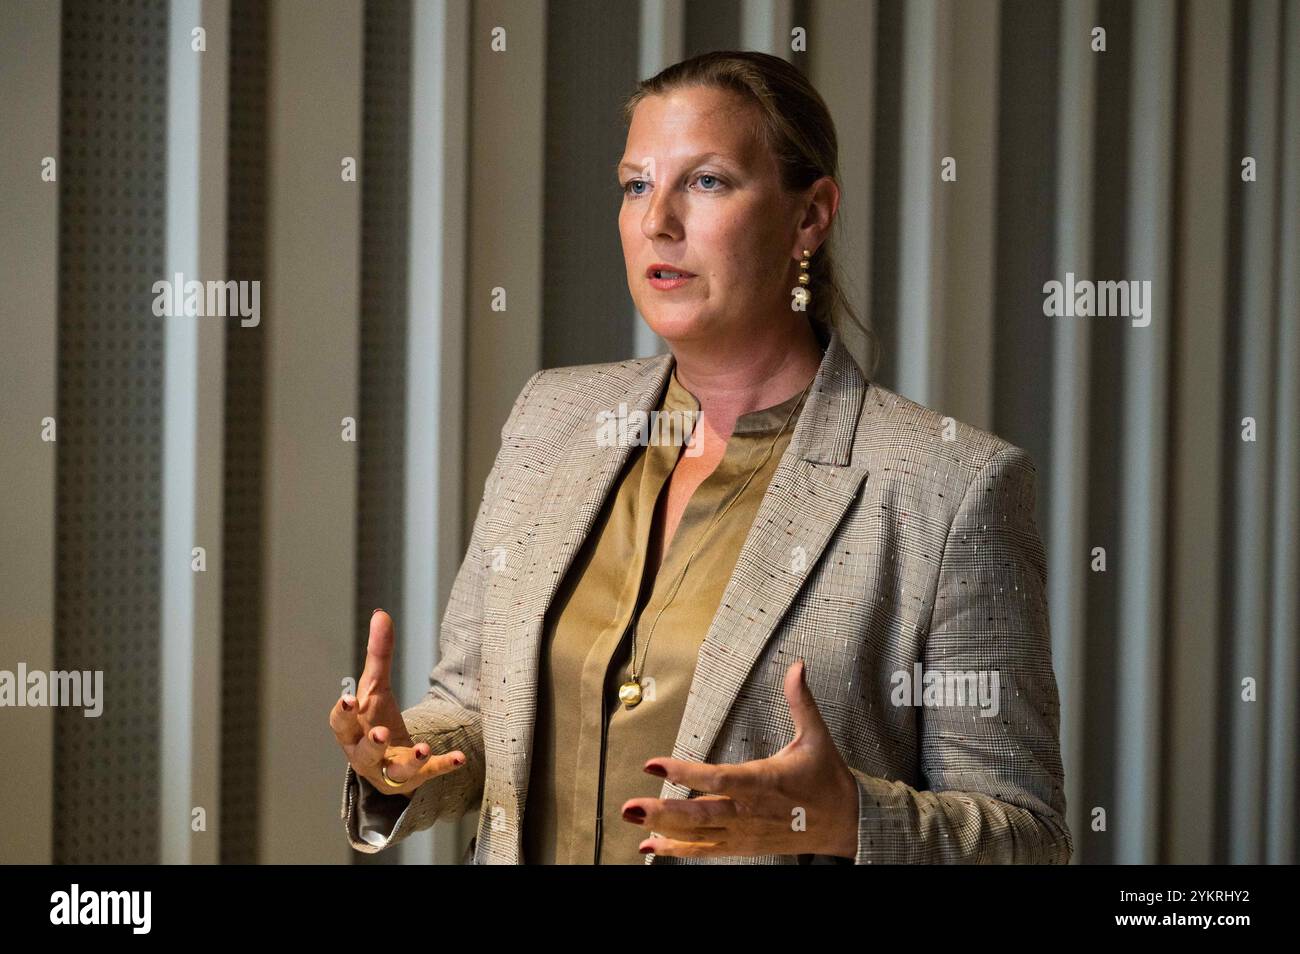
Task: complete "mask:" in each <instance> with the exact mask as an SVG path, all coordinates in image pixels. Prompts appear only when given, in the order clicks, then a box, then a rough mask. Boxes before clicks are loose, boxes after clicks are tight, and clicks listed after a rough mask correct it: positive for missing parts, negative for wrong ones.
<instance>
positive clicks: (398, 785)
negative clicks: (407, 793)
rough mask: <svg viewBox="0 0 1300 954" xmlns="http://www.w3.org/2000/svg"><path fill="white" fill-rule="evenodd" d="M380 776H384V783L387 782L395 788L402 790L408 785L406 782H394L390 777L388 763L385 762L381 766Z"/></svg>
mask: <svg viewBox="0 0 1300 954" xmlns="http://www.w3.org/2000/svg"><path fill="white" fill-rule="evenodd" d="M379 774H380V775H382V776H383V777H384V781H385V782H387V783H388V784H389V785H391V786H393V788H401V787H402V786H403V785H405V784H406V783H405V782H394V781H393V780H392V779H391V778H389V777H388V763H387V762H384V763H383V764H381V765H380V766H379Z"/></svg>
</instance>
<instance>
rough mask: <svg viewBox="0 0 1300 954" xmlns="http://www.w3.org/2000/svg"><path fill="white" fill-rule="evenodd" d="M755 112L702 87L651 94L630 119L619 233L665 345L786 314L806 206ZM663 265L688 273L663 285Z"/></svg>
mask: <svg viewBox="0 0 1300 954" xmlns="http://www.w3.org/2000/svg"><path fill="white" fill-rule="evenodd" d="M750 109H753V107H750V106H748V105H747V104H746V103H745V102H744V101H743V100H742V99H740V98H739V97H738V96H736V94H734V93H730V92H727V91H723V90H717V89H711V88H705V87H696V88H692V89H685V90H678V91H675V92H673V93H670V94H667V95H663V96H648V97H646V98H645V99H643V100H642V101H641V102H640V103H638V104H637V107H636V110H635V112H634V113H633V117H632V123H631V125H630V127H629V128H628V134H627V145H626V147H625V148H624V152H623V158H622V160H621V163H620V165H619V168H618V181H619V184H620V185H622V186H623V205H622V209H621V210H620V212H619V217H618V228H619V234H620V236H621V237H622V241H623V260H624V262H625V263H626V266H627V283H628V288H629V290H630V291H631V293H632V300H633V301H634V302H635V303H636V306H637V309H638V310H639V311H640V312H641V314H642V316H644V318H645V320H646V322H647V323H648V324H649V325H650V327H651V329H652V330H654V332H655V333H656V334H658V335H660V336H661V337H662V338H663V339H664V340H666V341H668V342H673V341H688V340H692V339H704V340H708V339H711V338H712V339H715V340H716V337H717V336H719V335H726V336H728V337H729V336H732V335H742V336H743V335H746V334H747V333H751V332H752V331H753V330H754V329H757V328H758V327H761V326H762V325H763V324H764V323H766V322H771V321H772V320H773V318H774V317H778V316H780V315H781V313H782V312H784V314H785V316H786V317H788V316H789V315H790V307H791V304H790V302H791V296H790V289H791V288H792V287H793V286H794V284H795V280H796V278H797V276H798V261H797V260H796V259H795V258H794V256H795V255H797V254H799V250H798V249H797V248H796V245H797V242H798V238H799V235H800V233H799V225H800V221H799V220H800V218H801V215H800V211H801V210H800V208H799V205H798V203H797V202H796V201H795V199H794V197H791V196H788V195H786V194H785V193H784V192H783V191H782V189H781V184H780V180H779V177H778V175H779V174H778V170H777V165H776V159H775V157H773V156H772V155H771V153H769V152H767V151H766V150H764V149H763V148H762V144H761V143H760V142H759V141H758V140H757V137H756V136H755V135H754V134H753V133H752V132H751V126H750V123H749V119H750V118H751V116H752V115H754V114H753V113H750V112H747V110H750ZM656 266H662V267H664V268H669V269H674V270H676V271H679V272H684V273H689V277H686V278H684V279H679V280H676V281H674V280H664V279H656V277H655V275H654V269H655V267H656ZM733 340H734V339H733ZM740 340H744V339H743V338H742V339H740Z"/></svg>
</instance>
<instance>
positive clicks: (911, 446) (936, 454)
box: [855, 382, 1037, 509]
mask: <svg viewBox="0 0 1300 954" xmlns="http://www.w3.org/2000/svg"><path fill="white" fill-rule="evenodd" d="M855 457H856V458H858V459H859V460H861V462H862V463H863V464H864V465H865V466H866V467H867V469H868V472H869V473H870V475H871V479H872V480H875V481H878V482H884V483H886V484H894V485H896V486H897V488H898V489H899V490H905V491H907V492H908V494H909V496H912V495H915V497H916V498H918V499H920V498H929V499H932V500H933V501H934V502H936V503H937V502H938V501H939V500H943V501H945V506H944V507H943V509H954V508H956V507H957V506H958V505H959V504H960V502H961V501H962V499H963V498H965V497H966V496H967V495H968V493H970V492H972V491H975V490H977V489H978V487H979V486H981V485H982V484H984V483H985V482H986V481H990V480H992V481H997V482H1002V483H1014V484H1015V485H1016V486H1017V487H1018V488H1019V490H1020V491H1021V492H1022V493H1028V494H1030V495H1031V497H1032V494H1033V486H1034V481H1035V477H1036V473H1037V468H1036V466H1035V464H1034V461H1033V459H1032V457H1031V456H1030V454H1029V452H1028V451H1026V450H1025V449H1024V448H1022V447H1018V446H1017V445H1015V444H1013V443H1011V442H1010V441H1007V440H1004V439H1003V438H1001V437H999V436H998V435H997V434H994V433H993V432H992V431H989V430H985V429H983V428H979V427H976V426H975V425H973V424H969V423H967V422H965V421H962V420H959V419H957V418H955V417H953V416H951V415H949V414H945V413H944V412H942V411H940V410H936V409H934V408H930V407H927V406H925V405H923V404H919V403H917V402H916V401H913V400H911V399H910V398H907V397H904V396H903V395H901V394H899V393H897V392H896V391H892V390H890V389H889V388H886V387H884V386H882V385H880V384H877V383H874V382H873V383H870V384H868V385H867V389H866V393H865V395H864V397H863V407H862V414H861V416H860V418H859V420H858V432H857V440H856V441H855Z"/></svg>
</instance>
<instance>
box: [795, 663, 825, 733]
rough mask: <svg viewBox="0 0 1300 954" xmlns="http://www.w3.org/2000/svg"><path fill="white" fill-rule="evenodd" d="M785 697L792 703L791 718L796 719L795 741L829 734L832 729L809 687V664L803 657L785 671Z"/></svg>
mask: <svg viewBox="0 0 1300 954" xmlns="http://www.w3.org/2000/svg"><path fill="white" fill-rule="evenodd" d="M784 688H785V699H786V702H788V703H789V704H790V718H792V719H793V720H794V740H793V741H792V743H791V744H793V743H794V742H798V741H799V740H800V739H802V738H803V737H805V736H807V735H814V736H817V735H827V734H829V732H830V730H829V729H827V728H826V723H825V722H824V721H823V720H822V714H821V711H820V710H819V709H818V708H817V701H816V700H815V699H813V694H812V690H810V689H809V688H808V680H807V665H806V664H805V663H804V661H803V660H802V659H800V660H799V661H798V662H796V663H794V664H793V665H792V666H791V667H790V668H789V669H787V670H786V672H785V686H784Z"/></svg>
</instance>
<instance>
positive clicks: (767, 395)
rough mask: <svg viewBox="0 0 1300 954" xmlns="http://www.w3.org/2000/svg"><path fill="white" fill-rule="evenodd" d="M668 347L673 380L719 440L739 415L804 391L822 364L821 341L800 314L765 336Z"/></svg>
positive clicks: (687, 342) (728, 432)
mask: <svg viewBox="0 0 1300 954" xmlns="http://www.w3.org/2000/svg"><path fill="white" fill-rule="evenodd" d="M670 344H671V346H672V352H673V357H674V359H675V361H676V365H677V368H676V370H677V380H678V381H679V382H680V383H681V385H682V387H684V388H686V390H688V391H690V392H691V393H692V394H694V395H695V397H696V399H697V400H698V401H699V402H700V411H701V413H702V414H703V418H704V420H705V422H707V426H708V427H709V429H710V430H712V431H713V432H714V433H715V434H718V435H720V436H723V437H726V436H729V435H730V434H731V432H732V430H733V429H734V428H735V425H736V419H737V418H738V417H740V416H741V415H742V414H748V413H749V412H750V411H756V410H758V409H760V408H765V407H771V406H773V405H774V404H780V403H781V402H782V401H785V400H787V399H788V398H791V397H793V396H794V395H796V394H798V393H800V392H801V391H803V389H804V388H806V387H807V386H808V385H809V383H810V382H811V381H812V379H813V377H814V376H815V375H816V373H817V369H818V367H820V365H821V360H822V346H821V342H819V341H818V340H817V335H816V333H815V332H814V331H813V329H812V326H811V324H810V323H809V322H808V320H807V319H806V318H804V317H803V316H798V317H797V318H796V319H795V320H794V321H792V322H790V323H789V324H788V325H786V326H784V327H779V328H774V329H773V330H772V332H771V333H768V334H746V335H745V336H744V338H743V339H738V338H737V337H736V336H731V337H730V338H729V339H728V340H725V341H700V340H691V341H684V342H670Z"/></svg>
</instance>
